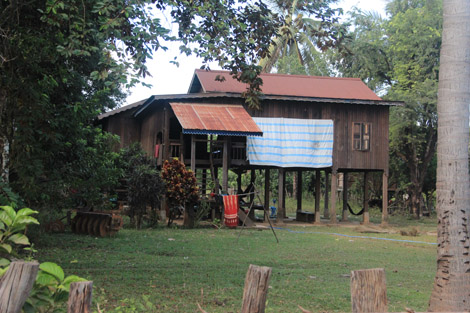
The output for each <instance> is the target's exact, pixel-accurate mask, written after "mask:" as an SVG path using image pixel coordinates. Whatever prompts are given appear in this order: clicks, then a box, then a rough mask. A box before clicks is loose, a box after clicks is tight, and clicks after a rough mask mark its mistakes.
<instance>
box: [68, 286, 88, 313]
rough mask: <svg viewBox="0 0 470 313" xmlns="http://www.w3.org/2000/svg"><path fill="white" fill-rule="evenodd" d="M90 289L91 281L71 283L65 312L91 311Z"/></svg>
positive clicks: (86, 312)
mask: <svg viewBox="0 0 470 313" xmlns="http://www.w3.org/2000/svg"><path fill="white" fill-rule="evenodd" d="M92 289H93V282H92V281H81V282H76V283H71V284H70V294H69V301H68V304H67V313H91V297H92Z"/></svg>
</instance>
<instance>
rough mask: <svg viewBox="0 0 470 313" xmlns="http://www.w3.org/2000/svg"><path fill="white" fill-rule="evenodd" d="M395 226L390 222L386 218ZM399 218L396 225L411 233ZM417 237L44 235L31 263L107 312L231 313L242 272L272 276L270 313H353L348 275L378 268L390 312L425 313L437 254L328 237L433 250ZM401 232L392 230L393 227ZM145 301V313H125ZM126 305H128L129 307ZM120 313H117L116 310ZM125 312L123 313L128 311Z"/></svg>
mask: <svg viewBox="0 0 470 313" xmlns="http://www.w3.org/2000/svg"><path fill="white" fill-rule="evenodd" d="M392 219H393V218H392ZM411 222H412V221H410V222H408V220H406V219H404V218H403V217H402V218H401V220H400V225H402V226H403V228H407V227H410V225H411V224H412V223H411ZM421 224H422V225H420V226H419V229H420V231H421V232H423V234H422V235H420V236H418V237H406V236H401V235H400V234H398V233H394V234H371V233H359V232H357V231H356V230H355V228H354V227H327V226H318V227H312V226H307V227H291V226H289V224H287V225H286V226H285V227H286V228H289V229H291V230H294V231H297V232H289V231H287V230H285V229H283V230H281V229H278V230H276V233H277V236H278V237H279V241H280V243H279V244H277V243H276V241H275V238H274V236H273V234H272V232H271V231H270V230H263V231H260V230H244V231H243V232H242V234H241V236H240V240H239V241H238V243H237V236H238V234H239V231H240V230H239V229H237V230H230V229H220V230H217V229H212V228H203V229H193V230H187V229H168V228H164V227H161V228H157V229H149V230H142V231H135V230H128V229H124V230H121V231H119V233H118V234H117V235H116V236H115V237H114V238H94V237H91V236H83V235H74V234H70V233H65V234H55V235H44V236H43V237H42V238H41V241H40V242H39V244H38V246H37V248H38V249H39V251H40V252H39V253H38V256H37V258H38V259H39V260H40V261H41V262H43V261H53V262H56V263H58V264H59V265H61V266H62V267H63V268H64V270H65V271H66V274H68V275H70V274H76V275H79V276H82V277H85V278H87V279H89V280H93V282H94V301H95V302H97V303H100V307H101V308H104V312H111V311H113V310H118V311H119V310H121V311H120V312H132V311H135V312H197V306H196V303H197V302H199V303H202V304H203V307H204V308H205V309H206V310H207V311H208V312H224V313H227V312H237V311H238V310H239V309H240V307H241V300H242V293H243V285H244V279H245V274H246V271H247V269H248V266H249V264H256V265H262V266H270V267H272V269H273V272H272V276H271V282H270V289H269V293H268V300H267V309H266V311H267V312H300V310H299V309H298V308H297V305H301V306H302V307H304V308H307V309H309V310H311V311H312V312H348V311H349V312H350V311H351V308H350V292H349V280H350V277H349V275H350V272H351V270H357V269H367V268H376V267H384V268H385V271H386V277H387V293H388V299H389V311H404V309H405V307H409V308H413V309H415V310H416V311H425V310H426V307H427V302H428V299H429V296H430V292H431V288H432V283H433V277H434V272H435V268H436V264H435V254H436V246H435V245H430V244H423V243H412V242H395V241H385V240H379V239H372V238H370V239H362V238H351V237H343V236H338V235H334V234H332V233H341V234H346V235H352V236H354V235H358V236H368V237H381V238H391V239H399V240H413V241H423V242H435V240H436V239H435V236H433V235H428V234H426V231H428V230H434V229H435V226H434V225H435V222H434V219H427V220H425V222H421ZM400 225H399V226H400ZM142 295H148V296H149V298H148V299H149V300H150V301H151V302H152V303H153V305H152V307H153V308H152V309H145V310H143V309H140V310H139V309H135V310H132V309H129V308H130V307H132V306H133V305H134V306H135V303H136V302H137V303H139V302H144V301H143V300H142ZM126 299H128V300H126ZM116 308H118V309H116ZM125 308H127V311H125Z"/></svg>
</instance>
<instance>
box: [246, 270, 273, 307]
mask: <svg viewBox="0 0 470 313" xmlns="http://www.w3.org/2000/svg"><path fill="white" fill-rule="evenodd" d="M271 272H272V269H271V268H270V267H265V266H256V265H252V264H250V267H249V268H248V272H247V273H246V278H245V288H244V289H243V303H242V309H241V313H264V309H265V306H266V296H267V295H268V288H269V279H270V278H271Z"/></svg>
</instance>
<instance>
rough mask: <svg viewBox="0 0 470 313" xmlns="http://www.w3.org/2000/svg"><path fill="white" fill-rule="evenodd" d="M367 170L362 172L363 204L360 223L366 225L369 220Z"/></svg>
mask: <svg viewBox="0 0 470 313" xmlns="http://www.w3.org/2000/svg"><path fill="white" fill-rule="evenodd" d="M368 182H369V172H364V199H363V202H362V205H363V206H364V213H363V215H362V224H364V225H367V224H369V223H370V220H369V184H368Z"/></svg>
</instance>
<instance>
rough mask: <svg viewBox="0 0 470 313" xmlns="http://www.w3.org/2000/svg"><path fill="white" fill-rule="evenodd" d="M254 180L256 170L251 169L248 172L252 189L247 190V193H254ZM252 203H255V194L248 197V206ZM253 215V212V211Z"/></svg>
mask: <svg viewBox="0 0 470 313" xmlns="http://www.w3.org/2000/svg"><path fill="white" fill-rule="evenodd" d="M255 179H256V170H255V169H251V170H250V184H251V185H252V186H253V189H251V190H249V191H255V189H254V186H255ZM253 201H255V194H254V193H252V194H251V195H250V205H251V204H252V203H253ZM253 213H254V211H253Z"/></svg>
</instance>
